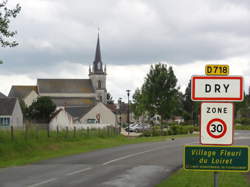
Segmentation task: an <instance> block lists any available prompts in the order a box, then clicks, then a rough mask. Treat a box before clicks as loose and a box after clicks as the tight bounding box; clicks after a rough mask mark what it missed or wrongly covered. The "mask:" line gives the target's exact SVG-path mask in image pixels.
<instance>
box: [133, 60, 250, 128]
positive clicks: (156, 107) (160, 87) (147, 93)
mask: <svg viewBox="0 0 250 187" xmlns="http://www.w3.org/2000/svg"><path fill="white" fill-rule="evenodd" d="M187 81H189V82H188V85H187V87H186V89H185V93H182V92H181V91H180V88H179V87H178V86H177V85H178V84H177V82H178V80H177V78H176V76H175V74H174V71H173V68H172V67H171V66H168V65H166V64H161V63H158V64H155V65H151V67H150V71H149V73H148V74H147V75H146V77H145V80H144V83H143V85H142V86H141V88H137V89H136V91H135V93H134V95H133V102H132V110H133V112H134V115H135V117H136V118H139V117H142V116H147V118H148V119H151V118H152V117H153V116H155V115H160V116H161V124H162V123H163V122H164V121H167V120H170V119H173V118H174V117H175V116H181V117H183V118H184V120H185V121H186V122H187V123H189V124H192V123H193V124H198V115H199V104H200V103H199V102H193V101H192V100H191V80H187ZM235 119H236V120H238V121H237V122H240V123H241V121H242V120H243V122H244V123H243V124H249V125H250V123H249V122H250V96H249V93H248V94H245V99H244V101H243V102H241V103H237V104H235Z"/></svg>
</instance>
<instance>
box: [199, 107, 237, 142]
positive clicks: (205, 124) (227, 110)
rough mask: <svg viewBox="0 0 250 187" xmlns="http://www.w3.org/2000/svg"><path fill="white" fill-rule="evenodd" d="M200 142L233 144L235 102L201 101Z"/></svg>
mask: <svg viewBox="0 0 250 187" xmlns="http://www.w3.org/2000/svg"><path fill="white" fill-rule="evenodd" d="M200 109H201V115H200V116H201V121H200V142H201V144H206V145H232V143H233V111H234V107H233V103H212V102H211V103H210V102H209V103H208V102H203V103H201V108H200Z"/></svg>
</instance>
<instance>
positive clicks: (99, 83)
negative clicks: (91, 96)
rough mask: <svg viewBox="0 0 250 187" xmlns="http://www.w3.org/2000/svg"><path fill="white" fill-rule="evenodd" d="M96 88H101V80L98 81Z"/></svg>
mask: <svg viewBox="0 0 250 187" xmlns="http://www.w3.org/2000/svg"><path fill="white" fill-rule="evenodd" d="M98 88H99V89H100V88H102V82H101V81H100V80H99V81H98Z"/></svg>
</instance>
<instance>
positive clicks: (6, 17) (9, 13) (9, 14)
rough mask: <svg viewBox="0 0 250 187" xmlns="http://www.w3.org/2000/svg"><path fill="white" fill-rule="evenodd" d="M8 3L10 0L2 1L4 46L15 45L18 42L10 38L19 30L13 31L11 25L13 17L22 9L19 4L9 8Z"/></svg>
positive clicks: (0, 27) (0, 40)
mask: <svg viewBox="0 0 250 187" xmlns="http://www.w3.org/2000/svg"><path fill="white" fill-rule="evenodd" d="M7 3H8V0H3V1H2V2H0V44H1V46H2V47H7V46H8V47H15V46H17V45H18V43H17V42H16V41H15V40H10V38H13V37H14V36H15V35H16V33H17V31H11V30H10V29H9V25H10V20H11V18H15V17H16V16H17V15H18V13H19V12H20V11H21V6H20V5H19V4H17V5H16V7H15V8H13V9H8V8H7Z"/></svg>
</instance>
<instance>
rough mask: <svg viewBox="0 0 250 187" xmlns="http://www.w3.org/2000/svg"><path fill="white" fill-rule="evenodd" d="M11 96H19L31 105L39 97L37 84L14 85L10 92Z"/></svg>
mask: <svg viewBox="0 0 250 187" xmlns="http://www.w3.org/2000/svg"><path fill="white" fill-rule="evenodd" d="M9 97H17V98H19V99H22V100H23V101H24V103H25V104H26V105H27V106H28V107H29V106H30V105H31V104H32V102H33V101H35V100H36V99H37V97H38V92H37V87H36V86H16V85H14V86H12V87H11V90H10V92H9Z"/></svg>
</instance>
